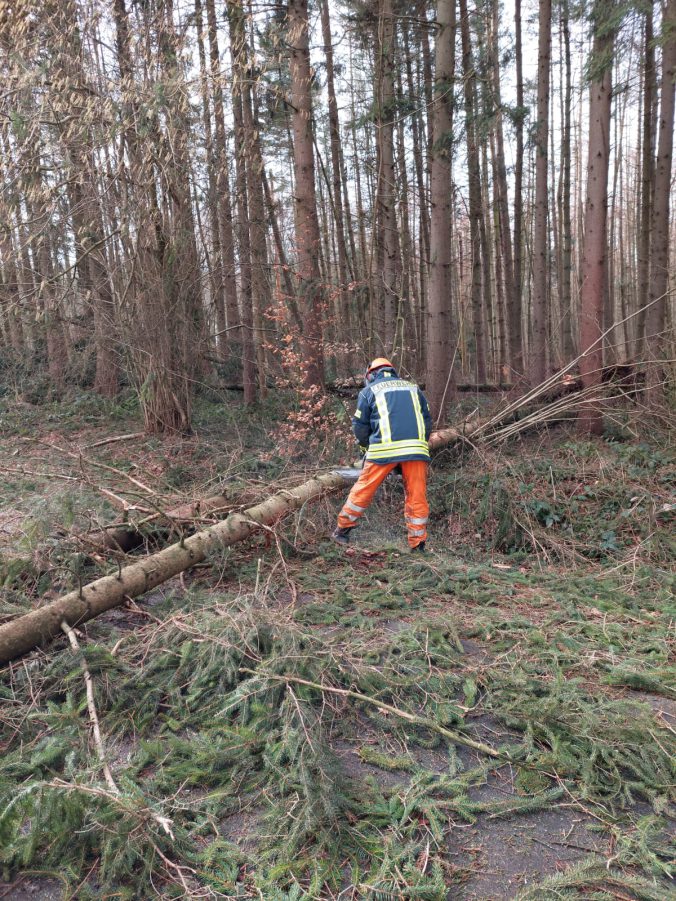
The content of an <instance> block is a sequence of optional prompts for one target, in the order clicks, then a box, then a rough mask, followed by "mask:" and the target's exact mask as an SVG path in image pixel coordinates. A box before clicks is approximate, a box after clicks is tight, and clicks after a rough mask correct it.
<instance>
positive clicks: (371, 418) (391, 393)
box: [331, 357, 432, 553]
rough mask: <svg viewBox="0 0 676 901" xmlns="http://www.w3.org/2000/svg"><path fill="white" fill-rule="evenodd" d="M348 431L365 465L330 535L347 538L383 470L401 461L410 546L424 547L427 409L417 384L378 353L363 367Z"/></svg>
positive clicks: (339, 539) (337, 539)
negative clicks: (363, 452) (357, 445)
mask: <svg viewBox="0 0 676 901" xmlns="http://www.w3.org/2000/svg"><path fill="white" fill-rule="evenodd" d="M352 431H353V432H354V435H355V437H356V439H357V441H358V442H359V444H360V446H361V449H362V450H363V451H365V459H364V467H363V469H362V472H361V475H360V476H359V479H358V480H357V482H356V483H355V485H354V487H353V488H352V490H351V491H350V494H349V496H348V498H347V500H346V502H345V506H344V507H343V509H342V510H341V511H340V515H339V517H338V526H337V528H336V530H335V532H334V533H333V535H332V536H331V537H332V539H333V540H334V541H335V542H336V543H337V544H342V545H346V544H349V542H350V532H351V531H352V529H354V528H355V527H356V525H357V523H358V522H359V520H360V518H361V517H362V516H363V514H364V511H365V510H366V509H367V507H368V506H369V504H370V503H371V501H372V500H373V496H374V495H375V493H376V490H377V489H378V486H379V485H381V484H382V482H383V481H384V480H385V478H386V477H387V475H388V474H389V473H390V472H392V470H393V469H395V468H397V467H401V473H402V476H403V479H404V491H405V494H406V502H405V507H404V514H405V517H406V528H407V530H408V543H409V546H410V548H411V550H412V551H414V552H416V553H424V552H425V542H426V541H427V518H428V516H429V507H428V505H427V468H428V465H429V460H430V453H429V447H428V444H427V442H428V440H429V437H430V432H431V431H432V417H431V416H430V409H429V406H428V403H427V400H426V398H425V395H424V394H423V393H422V391H421V390H420V388H418V386H417V385H415V384H414V383H413V382H408V381H406V380H404V379H401V378H399V376H398V375H397V373H396V371H395V369H394V366H393V365H392V364H391V363H390V361H389V360H386V359H384V358H383V357H379V358H378V359H376V360H374V361H373V362H372V363H371V365H370V366H369V368H368V369H367V370H366V377H365V387H364V388H363V389H362V390H361V391H360V393H359V399H358V400H357V410H356V412H355V414H354V416H353V417H352Z"/></svg>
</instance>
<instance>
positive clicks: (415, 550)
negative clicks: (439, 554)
mask: <svg viewBox="0 0 676 901" xmlns="http://www.w3.org/2000/svg"><path fill="white" fill-rule="evenodd" d="M411 553H412V554H425V553H427V551H426V550H425V542H424V541H421V542H420V544H416V546H415V547H412V548H411Z"/></svg>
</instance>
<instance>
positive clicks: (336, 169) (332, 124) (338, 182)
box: [320, 0, 351, 322]
mask: <svg viewBox="0 0 676 901" xmlns="http://www.w3.org/2000/svg"><path fill="white" fill-rule="evenodd" d="M320 5H321V18H322V40H323V42H324V56H325V57H326V89H327V93H328V101H329V136H330V145H331V177H332V186H333V215H334V218H335V222H336V247H337V250H338V282H339V284H340V309H341V311H342V316H343V317H345V319H346V320H347V321H348V322H349V320H350V318H351V317H350V312H351V310H350V307H351V305H350V297H349V293H348V290H347V285H348V281H349V273H348V257H347V246H346V244H345V217H344V213H343V201H342V197H343V194H342V179H341V172H342V161H341V155H342V153H341V144H340V140H341V138H340V121H339V119H338V101H337V99H336V88H335V83H334V68H333V41H332V38H331V17H330V14H329V0H321V4H320Z"/></svg>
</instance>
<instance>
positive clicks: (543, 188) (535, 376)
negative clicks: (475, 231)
mask: <svg viewBox="0 0 676 901" xmlns="http://www.w3.org/2000/svg"><path fill="white" fill-rule="evenodd" d="M551 35H552V2H551V0H540V12H539V34H538V99H537V125H536V133H535V222H534V235H533V301H532V314H531V316H532V323H531V326H532V328H531V335H532V338H531V352H530V380H531V384H534V385H537V384H539V382H541V381H542V380H543V379H544V377H545V371H546V367H547V309H548V305H547V296H548V291H547V286H548V256H549V254H548V249H549V232H548V230H547V228H548V225H547V207H548V199H547V182H548V178H547V175H548V173H547V150H548V140H549V72H550V60H551V43H552V38H551Z"/></svg>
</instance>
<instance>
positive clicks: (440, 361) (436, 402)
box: [426, 0, 456, 423]
mask: <svg viewBox="0 0 676 901" xmlns="http://www.w3.org/2000/svg"><path fill="white" fill-rule="evenodd" d="M455 3H456V0H438V3H437V22H436V24H437V32H436V45H435V47H436V49H435V57H436V58H435V70H434V94H433V96H434V102H433V106H432V177H431V185H430V202H431V207H432V211H431V220H430V277H429V300H428V310H427V375H426V390H427V397H428V400H429V402H430V405H431V408H432V415H433V416H434V417H435V419H436V421H437V422H438V423H442V422H444V420H445V405H446V402H447V401H448V400H450V399H451V398H452V396H453V391H454V387H455V386H454V384H453V354H454V350H455V340H454V339H455V334H454V333H455V328H454V323H453V293H452V281H451V276H452V272H451V265H452V258H453V257H452V241H453V232H452V221H453V191H452V188H453V185H452V182H451V160H452V153H453V150H452V147H453V144H452V139H453V78H454V75H455V31H456V5H455Z"/></svg>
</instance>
